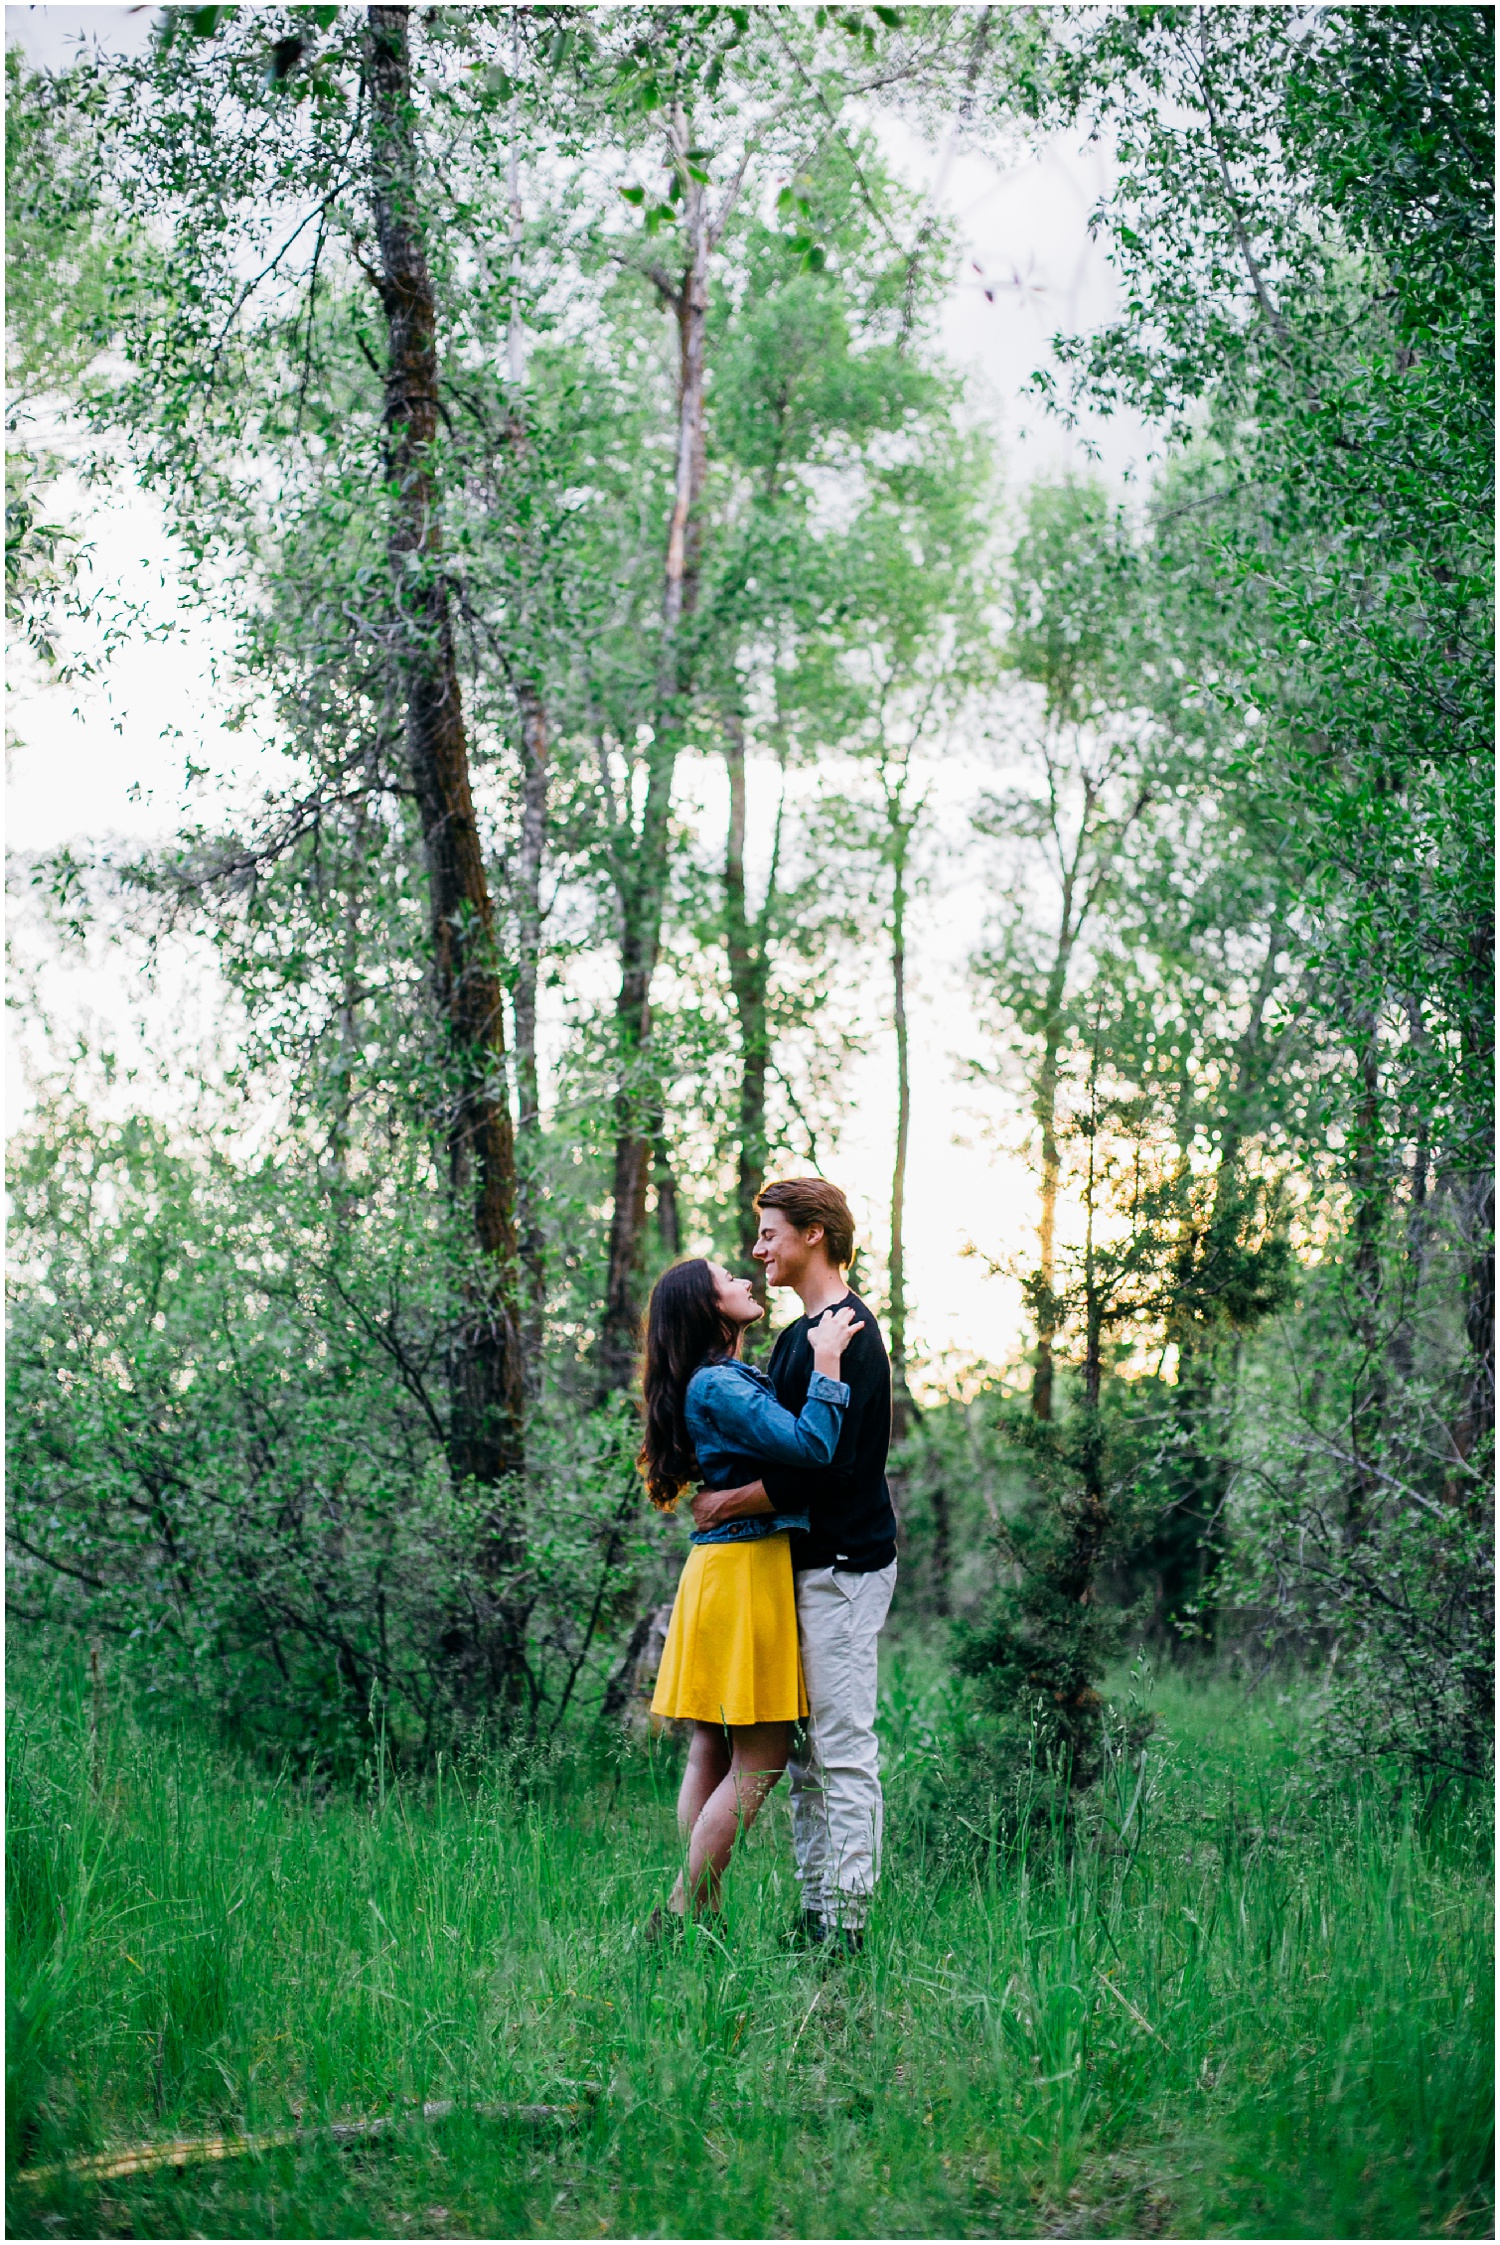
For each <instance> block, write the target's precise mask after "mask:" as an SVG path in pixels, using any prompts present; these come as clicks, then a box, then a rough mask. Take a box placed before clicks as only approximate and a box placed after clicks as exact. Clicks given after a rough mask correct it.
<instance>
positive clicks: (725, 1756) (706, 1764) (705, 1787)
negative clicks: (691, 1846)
mask: <svg viewBox="0 0 1500 2245" xmlns="http://www.w3.org/2000/svg"><path fill="white" fill-rule="evenodd" d="M730 1761H731V1756H730V1748H729V1739H728V1737H727V1736H726V1734H725V1731H724V1726H723V1724H722V1723H695V1724H694V1725H693V1742H692V1744H691V1745H690V1746H689V1748H688V1758H687V1767H686V1769H685V1770H684V1771H683V1773H682V1790H681V1792H679V1794H678V1796H677V1829H678V1831H679V1832H680V1833H681V1834H682V1836H683V1838H684V1840H686V1839H687V1838H688V1837H689V1835H690V1834H691V1832H692V1829H693V1826H694V1825H695V1824H696V1823H697V1821H698V1819H699V1817H700V1816H701V1815H702V1814H703V1811H704V1808H705V1807H706V1806H707V1804H708V1802H709V1801H710V1800H711V1799H712V1798H713V1796H714V1794H715V1793H716V1792H717V1791H718V1789H719V1787H720V1786H721V1785H722V1784H723V1782H724V1780H725V1778H726V1777H728V1775H729V1770H730ZM685 1907H686V1904H685V1902H684V1900H683V1891H682V1880H681V1878H680V1877H679V1879H678V1881H677V1884H676V1885H675V1886H674V1887H673V1889H672V1898H671V1900H670V1901H669V1902H668V1904H667V1908H668V1909H669V1910H672V1911H675V1912H676V1914H677V1916H678V1917H681V1916H682V1913H683V1910H684V1909H685Z"/></svg>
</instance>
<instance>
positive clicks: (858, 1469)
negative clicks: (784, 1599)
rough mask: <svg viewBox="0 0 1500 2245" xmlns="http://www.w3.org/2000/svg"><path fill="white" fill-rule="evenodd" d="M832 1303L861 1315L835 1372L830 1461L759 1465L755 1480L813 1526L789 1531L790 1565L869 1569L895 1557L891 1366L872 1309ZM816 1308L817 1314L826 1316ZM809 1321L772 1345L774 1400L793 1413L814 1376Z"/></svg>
mask: <svg viewBox="0 0 1500 2245" xmlns="http://www.w3.org/2000/svg"><path fill="white" fill-rule="evenodd" d="M829 1307H830V1308H833V1309H839V1310H854V1311H855V1312H856V1313H857V1314H858V1316H859V1317H860V1318H861V1319H862V1320H863V1321H864V1330H863V1332H860V1333H856V1334H855V1336H854V1338H853V1340H852V1341H851V1342H850V1343H849V1346H848V1347H847V1348H846V1349H845V1351H844V1360H843V1363H842V1364H841V1365H840V1367H839V1377H840V1378H841V1379H843V1380H845V1381H847V1382H848V1385H849V1408H848V1409H847V1410H846V1411H845V1413H844V1428H843V1432H842V1434H841V1435H840V1436H839V1446H838V1448H837V1450H835V1452H834V1454H833V1463H832V1464H831V1465H828V1466H825V1467H823V1468H821V1469H817V1470H815V1469H812V1468H804V1467H800V1466H762V1467H761V1469H760V1479H761V1481H762V1483H763V1485H764V1487H765V1492H766V1495H767V1496H768V1497H769V1498H770V1500H771V1502H772V1504H773V1505H774V1506H775V1507H776V1510H777V1511H778V1512H806V1513H807V1515H808V1518H809V1521H810V1523H811V1525H810V1526H809V1528H808V1530H807V1532H806V1533H805V1534H804V1533H802V1532H801V1531H795V1532H794V1533H793V1535H792V1539H791V1544H792V1566H793V1568H794V1569H804V1568H807V1567H838V1568H841V1569H842V1570H843V1571H844V1572H845V1573H846V1574H851V1575H869V1574H873V1573H874V1572H875V1570H876V1569H877V1568H878V1567H888V1566H889V1565H890V1563H891V1561H892V1560H893V1559H894V1558H895V1556H896V1514H895V1509H894V1507H893V1506H892V1504H891V1492H890V1490H889V1489H888V1488H887V1486H886V1479H885V1460H886V1452H887V1451H888V1450H889V1449H890V1446H891V1365H890V1359H889V1357H888V1356H887V1355H886V1353H885V1343H884V1341H883V1340H882V1339H881V1337H880V1327H879V1326H878V1325H877V1324H876V1322H875V1314H874V1312H873V1311H872V1310H871V1309H870V1307H869V1306H868V1304H867V1303H864V1302H862V1301H861V1300H860V1298H859V1296H858V1295H857V1294H845V1295H844V1296H843V1298H842V1299H841V1300H840V1301H837V1302H834V1303H831V1304H830V1305H829ZM823 1314H824V1312H823V1311H822V1310H820V1311H819V1312H818V1316H819V1317H821V1316H823ZM813 1323H814V1320H813V1319H812V1318H809V1317H799V1318H798V1320H797V1322H796V1324H795V1325H789V1326H788V1327H787V1329H786V1331H785V1332H784V1333H783V1334H782V1335H781V1337H780V1338H779V1340H778V1341H777V1343H776V1346H775V1348H774V1349H773V1350H772V1351H771V1361H770V1364H769V1365H768V1366H767V1370H768V1371H769V1373H770V1375H771V1385H772V1386H773V1387H774V1388H775V1390H776V1399H777V1401H778V1402H779V1403H780V1404H781V1405H782V1406H783V1407H784V1408H785V1409H786V1410H788V1411H790V1412H792V1413H793V1414H794V1415H795V1414H797V1413H799V1412H800V1411H801V1409H802V1406H803V1404H804V1403H805V1402H806V1401H807V1384H808V1382H809V1380H810V1379H811V1378H812V1371H813V1357H812V1343H811V1341H810V1340H809V1339H808V1328H809V1327H810V1326H811V1325H812V1324H813Z"/></svg>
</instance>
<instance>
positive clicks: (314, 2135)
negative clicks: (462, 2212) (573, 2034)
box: [16, 2097, 584, 2183]
mask: <svg viewBox="0 0 1500 2245" xmlns="http://www.w3.org/2000/svg"><path fill="white" fill-rule="evenodd" d="M583 2109H584V2108H583V2106H582V2104H574V2105H460V2104H457V2103H455V2101H454V2100H453V2098H451V2097H437V2098H434V2099H433V2100H432V2101H431V2102H430V2103H428V2104H425V2105H423V2107H422V2109H421V2112H420V2114H418V2113H417V2112H415V2111H413V2112H404V2113H378V2114H376V2115H375V2116H374V2117H373V2118H371V2119H369V2120H331V2121H327V2122H325V2123H323V2124H322V2125H321V2126H318V2127H313V2128H304V2127H302V2126H300V2125H299V2126H297V2127H295V2128H276V2129H272V2130H270V2131H268V2132H267V2133H264V2134H258V2135H253V2136H183V2137H176V2138H174V2139H173V2140H172V2141H171V2142H168V2143H154V2144H121V2145H118V2146H117V2147H116V2148H115V2149H114V2150H113V2151H97V2152H81V2153H79V2154H78V2156H77V2157H76V2158H74V2159H63V2160H58V2161H57V2162H56V2163H55V2164H53V2165H52V2166H49V2167H27V2168H23V2169H22V2171H21V2172H20V2174H19V2175H18V2176H17V2177H16V2180H17V2182H20V2183H52V2182H57V2181H59V2180H60V2179H61V2178H62V2177H63V2176H64V2175H68V2176H71V2177H73V2179H74V2180H75V2181H78V2182H88V2183H110V2182H115V2181H117V2180H118V2179H119V2178H120V2177H121V2176H122V2175H150V2174H154V2173H156V2172H157V2171H158V2170H159V2169H161V2168H163V2167H201V2166H205V2165H207V2164H208V2163H209V2162H211V2161H213V2160H216V2159H242V2158H244V2157H245V2156H246V2155H247V2154H250V2153H254V2152H266V2151H280V2150H282V2149H283V2148H284V2147H285V2146H286V2145H288V2144H314V2143H335V2144H350V2143H356V2142H359V2141H361V2140H362V2139H364V2138H366V2137H370V2136H383V2135H386V2134H388V2133H389V2132H390V2130H391V2129H393V2128H399V2127H401V2126H403V2125H404V2124H405V2123H406V2122H407V2121H409V2120H416V2119H422V2120H427V2121H431V2120H447V2119H449V2118H450V2117H451V2116H452V2114H454V2113H457V2112H463V2113H469V2114H471V2115H472V2116H473V2118H474V2119H476V2120H504V2121H509V2122H511V2123H512V2124H513V2125H514V2126H516V2127H520V2128H547V2127H566V2126H567V2125H568V2124H569V2123H570V2122H571V2121H574V2120H576V2119H577V2117H578V2115H579V2114H580V2113H581V2112H582V2111H583Z"/></svg>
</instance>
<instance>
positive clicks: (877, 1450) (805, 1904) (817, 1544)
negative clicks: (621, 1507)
mask: <svg viewBox="0 0 1500 2245" xmlns="http://www.w3.org/2000/svg"><path fill="white" fill-rule="evenodd" d="M756 1206H757V1208H758V1209H759V1211H760V1232H759V1236H758V1237H757V1239H756V1242H755V1248H754V1255H755V1260H756V1261H757V1262H758V1263H759V1264H760V1265H761V1266H762V1268H763V1269H764V1271H765V1274H766V1282H767V1284H768V1285H770V1286H789V1287H791V1288H792V1290H793V1292H794V1293H796V1294H797V1295H799V1296H800V1298H801V1302H802V1310H803V1314H802V1316H801V1317H799V1318H798V1320H797V1322H796V1324H795V1325H789V1326H788V1327H787V1329H786V1331H785V1332H784V1333H783V1334H782V1335H781V1336H780V1338H779V1340H778V1341H777V1343H776V1347H775V1349H774V1350H773V1351H772V1355H771V1362H770V1365H769V1367H768V1369H769V1372H770V1377H771V1382H772V1385H773V1386H774V1388H775V1390H776V1394H777V1397H778V1399H779V1401H780V1402H781V1403H782V1404H783V1405H784V1407H785V1408H786V1409H787V1410H788V1411H791V1412H793V1413H799V1412H800V1411H801V1409H802V1406H803V1404H804V1403H805V1402H806V1401H807V1388H808V1382H809V1380H810V1379H811V1377H812V1369H813V1362H812V1345H811V1343H810V1341H809V1340H808V1326H809V1325H810V1323H811V1322H812V1320H813V1319H814V1318H816V1317H821V1315H822V1314H823V1312H824V1311H825V1310H829V1309H838V1308H849V1309H854V1310H857V1311H858V1312H859V1315H860V1317H861V1318H862V1319H863V1321H864V1330H863V1331H862V1332H859V1333H856V1334H855V1336H854V1339H853V1340H852V1341H851V1342H850V1344H849V1347H848V1350H847V1351H846V1353H845V1356H844V1362H843V1377H844V1379H845V1381H846V1382H847V1383H848V1386H849V1389H850V1399H849V1406H848V1409H847V1410H846V1411H845V1413H844V1426H843V1432H842V1434H841V1436H840V1438H839V1446H838V1449H837V1450H836V1452H835V1453H834V1458H833V1462H832V1464H831V1465H830V1466H828V1467H827V1468H825V1469H824V1470H823V1471H822V1472H813V1471H810V1470H803V1469H800V1468H799V1469H793V1468H790V1467H786V1468H783V1467H779V1466H778V1467H768V1468H767V1469H766V1471H765V1473H764V1474H763V1476H762V1478H761V1479H760V1480H759V1481H752V1482H749V1483H747V1484H746V1485H745V1486H744V1487H742V1488H738V1489H720V1490H706V1489H705V1490H700V1492H699V1494H698V1495H697V1497H695V1498H694V1500H693V1518H694V1520H695V1521H696V1522H697V1524H698V1526H699V1527H700V1528H712V1527H717V1526H718V1525H720V1524H721V1523H722V1522H723V1521H725V1520H739V1519H745V1518H748V1517H750V1516H753V1515H754V1514H757V1513H767V1512H805V1513H807V1515H808V1518H809V1526H808V1529H807V1531H806V1533H805V1534H804V1533H801V1532H794V1533H793V1535H792V1538H791V1544H792V1569H793V1573H794V1575H795V1579H796V1584H797V1629H798V1635H799V1637H800V1639H801V1645H802V1667H803V1672H804V1674H805V1676H806V1680H807V1699H808V1706H809V1708H810V1710H811V1712H810V1714H809V1716H808V1721H807V1730H806V1736H805V1740H804V1743H803V1745H802V1747H801V1749H800V1750H799V1751H797V1752H794V1753H793V1756H792V1759H791V1764H790V1767H791V1774H792V1845H793V1847H794V1849H795V1851H796V1857H797V1877H798V1881H799V1884H800V1886H801V1889H802V1929H803V1933H804V1936H805V1937H806V1938H807V1939H808V1940H809V1941H811V1942H814V1943H821V1942H824V1941H829V1940H832V1941H835V1942H837V1944H838V1945H839V1946H840V1947H841V1948H843V1949H847V1950H849V1951H851V1952H852V1951H854V1950H857V1949H858V1948H859V1946H860V1944H861V1942H862V1940H863V1929H864V1924H865V1915H866V1911H867V1909H868V1907H869V1901H870V1897H871V1895H872V1894H873V1893H874V1891H875V1881H876V1879H877V1878H878V1876H879V1873H880V1841H881V1828H882V1822H883V1816H884V1803H883V1801H882V1798H881V1792H880V1749H879V1746H878V1744H877V1742H876V1738H875V1693H876V1656H877V1644H878V1640H879V1636H880V1631H881V1628H882V1626H883V1624H884V1622H885V1617H886V1614H887V1612H888V1611H889V1609H890V1603H891V1593H892V1591H893V1590H894V1589H895V1586H896V1515H895V1511H894V1509H893V1507H892V1504H891V1493H890V1490H889V1489H888V1488H887V1486H886V1479H885V1460H886V1452H887V1450H888V1449H889V1447H890V1440H891V1367H890V1360H889V1358H888V1357H887V1355H886V1353H885V1344H884V1342H883V1341H882V1340H881V1337H880V1329H879V1327H878V1326H877V1325H876V1322H875V1318H874V1315H873V1313H872V1312H871V1311H870V1309H869V1308H868V1307H867V1305H866V1304H865V1303H863V1302H862V1301H860V1299H859V1297H858V1296H857V1295H856V1294H852V1293H851V1292H850V1290H849V1286H848V1283H847V1281H846V1279H845V1276H844V1273H845V1271H846V1270H847V1269H848V1266H849V1265H850V1263H852V1262H853V1260H854V1218H853V1216H852V1215H851V1213H850V1210H849V1203H848V1202H847V1201H846V1200H845V1198H844V1196H843V1194H842V1193H841V1192H840V1191H839V1189H838V1187H837V1186H836V1185H830V1184H827V1183H825V1182H824V1180H823V1179H822V1178H820V1177H791V1178H786V1179H783V1180H782V1181H781V1182H780V1183H778V1184H774V1185H767V1186H766V1188H765V1190H764V1191H763V1192H762V1193H761V1194H760V1196H759V1198H758V1200H757V1202H756Z"/></svg>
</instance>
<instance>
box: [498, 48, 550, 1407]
mask: <svg viewBox="0 0 1500 2245" xmlns="http://www.w3.org/2000/svg"><path fill="white" fill-rule="evenodd" d="M511 30H512V48H513V52H514V57H515V60H516V63H517V66H518V67H517V70H516V76H517V79H518V81H519V76H520V71H519V59H520V57H519V48H520V27H519V21H517V22H515V23H513V24H512V27H511ZM520 103H521V97H520V92H519V86H518V89H517V91H516V93H515V94H514V95H513V96H512V99H511V115H510V161H509V182H508V184H509V191H510V193H509V200H510V318H509V322H508V328H507V334H506V373H507V378H508V380H509V383H510V428H511V434H512V437H513V440H514V443H515V447H516V450H517V452H518V453H519V454H521V455H523V456H524V455H525V453H526V451H527V436H526V396H525V387H526V325H525V321H524V320H523V318H522V316H521V230H522V222H523V218H524V212H523V209H522V205H521V132H520V123H521V111H520ZM524 661H525V654H524V650H523V652H522V656H521V663H522V665H524ZM511 686H512V691H513V693H514V695H515V701H516V713H517V716H518V718H519V720H520V730H521V843H520V850H519V853H518V861H517V865H516V919H517V936H518V943H517V958H516V982H515V995H514V998H513V1000H512V1003H513V1006H514V1009H515V1024H516V1138H517V1153H518V1162H517V1176H516V1209H517V1215H518V1218H519V1225H520V1235H521V1264H522V1268H523V1270H524V1272H525V1307H524V1309H523V1312H522V1320H521V1341H522V1353H523V1357H524V1363H525V1375H526V1388H527V1393H528V1396H529V1397H531V1398H535V1397H536V1396H537V1395H538V1394H539V1393H540V1391H541V1381H542V1346H543V1341H544V1338H545V1334H546V1323H547V1255H546V1241H545V1237H544V1234H543V1231H542V1221H541V1204H542V1184H541V1151H542V1147H541V1126H542V1102H541V1087H540V1081H539V1078H538V1074H537V1056H536V992H537V975H538V973H539V971H540V965H541V953H542V869H543V866H544V865H545V863H546V856H547V791H548V785H549V782H550V779H551V739H550V728H549V726H548V723H547V707H546V703H545V701H544V700H543V697H542V694H541V691H540V689H539V687H538V686H537V684H536V681H535V679H534V678H532V677H531V676H529V675H527V674H526V672H525V670H524V668H518V669H517V670H515V671H514V672H513V673H512V677H511Z"/></svg>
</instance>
